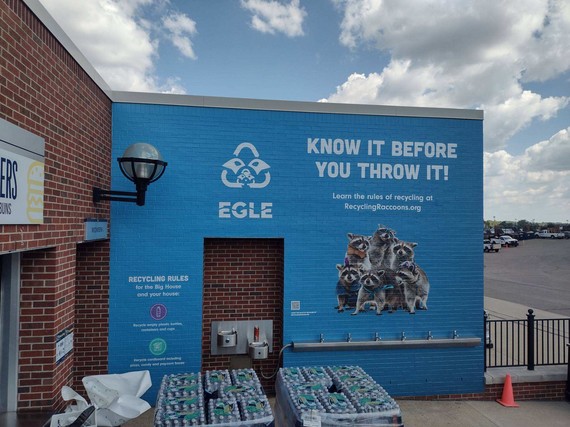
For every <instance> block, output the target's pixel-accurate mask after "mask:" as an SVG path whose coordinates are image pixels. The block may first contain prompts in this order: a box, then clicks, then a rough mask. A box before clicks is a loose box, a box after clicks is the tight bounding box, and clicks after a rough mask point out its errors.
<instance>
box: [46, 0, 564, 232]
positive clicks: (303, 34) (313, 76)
mask: <svg viewBox="0 0 570 427" xmlns="http://www.w3.org/2000/svg"><path fill="white" fill-rule="evenodd" d="M40 2H41V3H42V4H43V5H44V6H45V8H46V9H47V10H48V11H49V12H50V13H51V14H52V16H53V17H54V18H55V20H56V21H57V22H58V23H59V24H60V26H61V27H62V28H63V29H64V30H65V32H66V33H67V34H68V35H69V36H70V38H71V39H72V40H73V41H74V42H75V44H76V45H77V46H78V47H79V49H80V50H81V51H82V52H83V53H84V55H85V56H86V57H87V58H88V59H89V60H90V62H91V63H92V64H93V65H94V67H95V68H96V69H97V70H98V72H99V73H100V74H101V76H102V77H103V78H104V79H105V81H107V83H108V84H109V86H110V87H111V88H112V89H116V90H127V91H144V92H164V93H183V94H189V95H205V96H226V97H240V98H261V99H285V100H298V101H323V102H326V101H329V102H342V103H366V104H382V105H409V106H423V107H452V108H475V109H483V110H484V111H485V121H484V129H485V154H484V162H485V219H493V217H495V218H496V219H497V220H511V221H512V220H515V219H517V220H521V219H526V220H529V221H531V220H534V221H559V222H564V223H566V222H567V221H568V220H569V219H570V54H569V52H570V1H568V0H516V1H515V0H461V1H458V0H415V1H400V0H89V1H77V0H40Z"/></svg>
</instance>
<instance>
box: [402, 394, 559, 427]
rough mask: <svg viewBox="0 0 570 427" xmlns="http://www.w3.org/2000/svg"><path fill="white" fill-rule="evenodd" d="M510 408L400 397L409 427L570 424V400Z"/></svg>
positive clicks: (532, 426) (526, 403) (473, 402)
mask: <svg viewBox="0 0 570 427" xmlns="http://www.w3.org/2000/svg"><path fill="white" fill-rule="evenodd" d="M517 403H518V404H519V405H520V406H519V407H518V408H507V407H504V406H502V405H500V404H499V403H497V402H489V401H452V402H438V401H418V400H398V404H399V405H400V408H401V410H402V416H403V421H404V425H405V427H431V426H438V427H443V426H450V427H451V426H453V427H497V426H500V427H543V426H544V427H546V426H548V427H568V426H570V402H565V401H556V402H553V401H521V402H517Z"/></svg>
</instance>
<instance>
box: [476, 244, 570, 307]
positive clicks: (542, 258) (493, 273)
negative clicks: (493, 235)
mask: <svg viewBox="0 0 570 427" xmlns="http://www.w3.org/2000/svg"><path fill="white" fill-rule="evenodd" d="M484 264H485V270H484V278H485V296H486V297H490V298H496V299H499V300H504V301H510V302H513V303H517V304H522V305H524V306H527V307H528V308H532V309H535V310H536V309H539V310H544V311H548V312H551V313H556V314H560V315H563V316H570V279H569V277H570V239H560V240H559V239H532V240H521V241H520V245H519V246H518V247H511V248H502V249H501V250H500V251H499V252H497V253H485V254H484Z"/></svg>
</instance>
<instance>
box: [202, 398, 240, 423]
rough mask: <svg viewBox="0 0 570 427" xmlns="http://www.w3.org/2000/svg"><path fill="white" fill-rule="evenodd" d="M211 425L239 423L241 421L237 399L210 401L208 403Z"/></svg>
mask: <svg viewBox="0 0 570 427" xmlns="http://www.w3.org/2000/svg"><path fill="white" fill-rule="evenodd" d="M208 420H209V421H210V424H224V423H237V422H239V421H241V416H240V414H239V407H238V403H237V400H235V399H225V398H220V399H210V401H209V402H208Z"/></svg>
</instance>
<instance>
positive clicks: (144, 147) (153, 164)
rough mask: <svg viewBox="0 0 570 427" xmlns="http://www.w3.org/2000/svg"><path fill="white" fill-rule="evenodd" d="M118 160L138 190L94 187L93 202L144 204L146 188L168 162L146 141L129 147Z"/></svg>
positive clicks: (122, 170) (157, 177)
mask: <svg viewBox="0 0 570 427" xmlns="http://www.w3.org/2000/svg"><path fill="white" fill-rule="evenodd" d="M117 161H118V162H119V167H120V168H121V172H122V173H123V175H125V177H126V178H127V179H128V180H130V181H132V182H134V183H135V186H136V188H137V191H136V192H134V191H113V190H102V189H101V188H97V187H94V188H93V202H94V203H98V202H100V201H101V200H113V201H116V202H134V203H136V204H137V205H138V206H143V205H144V201H145V194H146V188H147V187H148V185H149V184H150V183H151V182H154V181H156V180H157V179H159V178H160V177H161V176H162V174H163V173H164V170H165V169H166V165H167V164H168V163H166V162H165V161H164V160H162V156H161V155H160V153H159V152H158V150H157V149H156V148H155V147H153V146H152V145H150V144H146V143H144V142H137V143H136V144H133V145H131V146H129V147H127V149H126V150H125V152H124V153H123V157H119V158H118V159H117Z"/></svg>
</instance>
